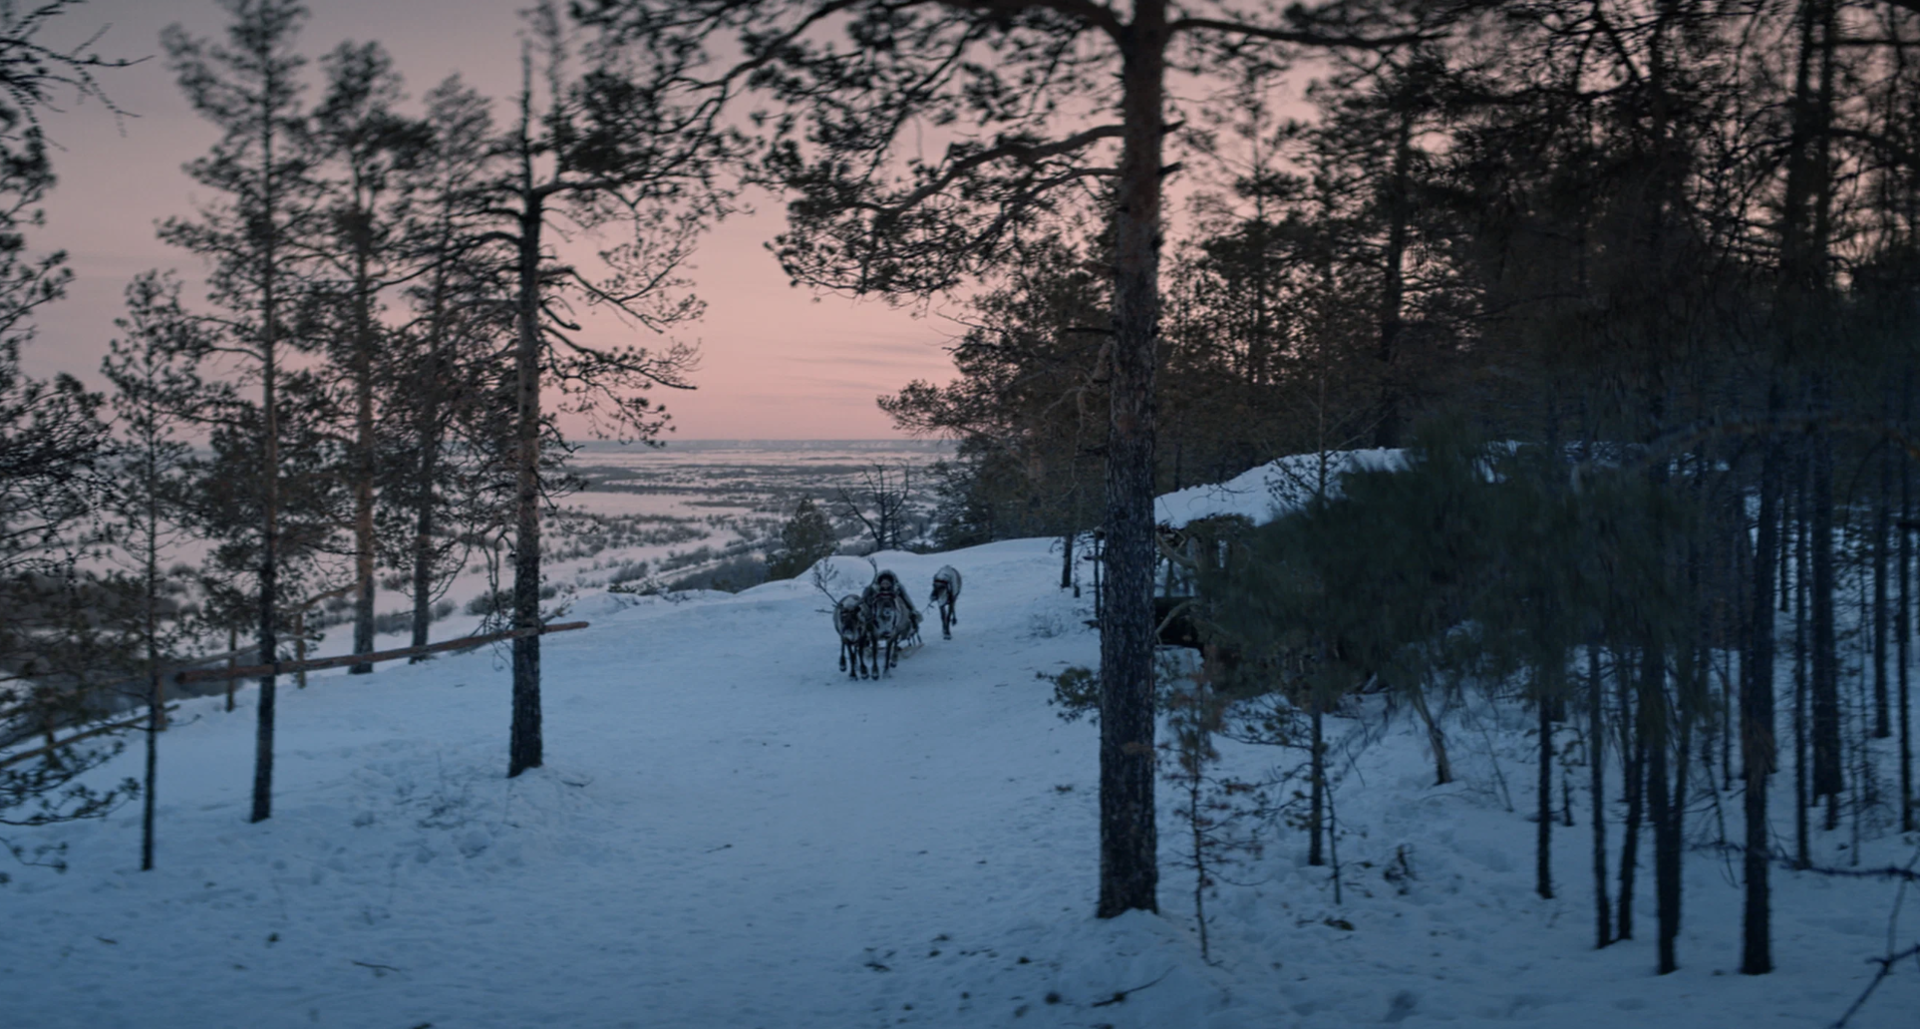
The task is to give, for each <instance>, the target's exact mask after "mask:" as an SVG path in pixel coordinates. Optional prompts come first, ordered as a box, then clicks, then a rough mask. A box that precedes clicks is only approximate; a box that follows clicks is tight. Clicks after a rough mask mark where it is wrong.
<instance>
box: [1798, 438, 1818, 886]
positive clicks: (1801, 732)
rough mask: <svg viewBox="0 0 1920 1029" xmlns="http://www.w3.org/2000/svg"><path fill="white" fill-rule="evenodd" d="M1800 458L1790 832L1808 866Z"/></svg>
mask: <svg viewBox="0 0 1920 1029" xmlns="http://www.w3.org/2000/svg"><path fill="white" fill-rule="evenodd" d="M1801 456H1802V460H1801V461H1800V462H1799V463H1800V465H1801V467H1800V468H1799V469H1798V472H1799V474H1797V475H1796V476H1795V479H1796V480H1797V481H1796V483H1795V486H1796V488H1795V493H1796V494H1797V495H1798V497H1799V503H1798V504H1796V505H1795V507H1796V508H1797V511H1796V517H1795V518H1794V536H1795V539H1796V542H1797V544H1798V545H1797V546H1795V548H1794V568H1795V574H1794V577H1793V834H1794V865H1795V867H1797V868H1802V869H1804V868H1808V867H1811V865H1812V864H1813V858H1812V841H1811V839H1810V836H1811V833H1810V827H1809V826H1808V824H1807V809H1808V808H1809V807H1810V806H1811V805H1812V804H1813V777H1812V776H1811V775H1810V774H1809V769H1808V767H1807V758H1808V749H1809V748H1808V746H1807V700H1808V694H1809V693H1811V692H1812V691H1811V690H1810V689H1809V686H1810V685H1811V682H1810V680H1811V679H1812V668H1811V667H1810V664H1811V656H1812V655H1811V648H1810V647H1809V646H1808V642H1809V637H1810V635H1811V622H1812V615H1811V612H1810V611H1809V608H1810V607H1811V606H1812V605H1811V603H1810V597H1811V595H1812V592H1813V586H1812V581H1811V571H1810V569H1811V568H1812V566H1813V560H1812V556H1811V554H1810V553H1809V551H1810V550H1811V547H1810V546H1809V543H1810V540H1809V537H1810V536H1811V535H1812V533H1811V532H1810V531H1809V526H1808V521H1809V512H1808V510H1807V504H1808V489H1807V474H1808V472H1809V471H1810V469H1809V467H1808V464H1807V459H1806V455H1805V454H1804V453H1803V454H1802V455H1801Z"/></svg>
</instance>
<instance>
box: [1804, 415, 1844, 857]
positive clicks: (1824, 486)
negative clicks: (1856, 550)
mask: <svg viewBox="0 0 1920 1029" xmlns="http://www.w3.org/2000/svg"><path fill="white" fill-rule="evenodd" d="M1816 389H1819V390H1820V392H1819V393H1818V394H1817V396H1818V397H1819V399H1816V401H1815V406H1816V409H1817V410H1820V411H1825V410H1826V404H1825V403H1824V393H1825V391H1824V389H1823V388H1821V387H1819V386H1816ZM1809 442H1810V443H1811V444H1812V446H1813V448H1814V450H1813V496H1812V498H1811V502H1812V505H1813V510H1812V516H1813V517H1812V526H1811V531H1812V534H1813V535H1812V539H1811V540H1810V544H1811V546H1810V549H1811V550H1812V552H1813V595H1812V597H1811V598H1810V599H1811V601H1812V608H1813V684H1812V685H1813V690H1812V698H1811V699H1812V705H1813V712H1812V713H1813V796H1814V797H1826V798H1828V799H1829V800H1832V801H1834V803H1833V804H1830V805H1828V812H1829V817H1828V825H1827V828H1828V829H1829V830H1831V829H1834V828H1836V824H1835V822H1834V819H1835V818H1837V816H1838V815H1837V813H1838V811H1839V806H1838V801H1839V797H1840V794H1841V793H1842V792H1843V791H1844V790H1845V789H1846V781H1845V776H1844V773H1843V772H1842V765H1843V763H1844V759H1843V756H1842V754H1841V749H1840V748H1841V743H1840V654H1839V648H1838V646H1837V645H1836V643H1837V641H1836V639H1835V636H1834V604H1835V597H1834V586H1835V581H1834V580H1835V576H1834V555H1833V504H1834V495H1833V452H1832V444H1831V442H1830V441H1829V440H1828V439H1827V438H1826V436H1825V434H1824V433H1815V434H1814V435H1813V437H1812V438H1811V439H1810V441H1809Z"/></svg>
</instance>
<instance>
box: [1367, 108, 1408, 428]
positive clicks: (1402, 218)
mask: <svg viewBox="0 0 1920 1029" xmlns="http://www.w3.org/2000/svg"><path fill="white" fill-rule="evenodd" d="M1403 88H1404V87H1403ZM1401 102H1402V103H1403V104H1405V105H1406V106H1405V109H1403V110H1402V111H1401V112H1400V122H1399V124H1398V126H1397V127H1396V130H1395V136H1394V148H1393V171H1392V173H1391V178H1389V180H1388V188H1387V217H1388V222H1387V246H1386V252H1385V254H1384V255H1383V258H1384V260H1383V262H1382V276H1381V288H1380V346H1379V352H1378V354H1377V355H1376V360H1378V362H1379V365H1380V421H1379V424H1378V426H1377V427H1376V428H1375V429H1374V437H1373V445H1374V446H1376V447H1397V446H1399V445H1400V437H1401V435H1402V424H1401V423H1402V421H1403V419H1402V417H1401V413H1400V383H1399V380H1398V375H1399V369H1398V368H1397V367H1395V365H1396V363H1397V359H1398V357H1399V349H1400V333H1401V330H1402V328H1403V327H1404V324H1405V317H1404V313H1403V311H1402V306H1403V304H1404V302H1405V296H1406V256H1407V237H1408V234H1409V233H1408V225H1409V223H1410V222H1411V221H1412V207H1413V204H1412V203H1411V197H1410V194H1411V192H1412V185H1411V182H1410V180H1411V178H1412V166H1413V121H1414V116H1413V104H1412V101H1411V99H1410V98H1405V97H1403V98H1402V99H1401Z"/></svg>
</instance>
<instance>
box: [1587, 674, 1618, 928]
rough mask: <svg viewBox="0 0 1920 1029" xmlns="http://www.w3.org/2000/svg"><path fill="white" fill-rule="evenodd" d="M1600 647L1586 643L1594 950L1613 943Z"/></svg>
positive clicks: (1605, 733) (1604, 711)
mask: <svg viewBox="0 0 1920 1029" xmlns="http://www.w3.org/2000/svg"><path fill="white" fill-rule="evenodd" d="M1602 689H1603V684H1602V682H1601V678H1600V646H1599V643H1598V642H1597V640H1596V641H1589V642H1588V644H1587V739H1588V740H1589V741H1590V742H1589V743H1588V748H1589V749H1588V753H1587V773H1588V785H1589V788H1590V789H1591V790H1592V792H1593V936H1594V943H1593V946H1594V949H1595V950H1598V949H1600V948H1602V947H1605V946H1607V945H1608V944H1610V943H1612V942H1613V919H1612V917H1611V915H1612V912H1611V911H1610V910H1609V906H1610V905H1609V903H1608V900H1607V772H1606V767H1607V762H1606V754H1607V732H1606V722H1607V719H1606V699H1605V697H1603V696H1602Z"/></svg>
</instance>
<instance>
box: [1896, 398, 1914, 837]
mask: <svg viewBox="0 0 1920 1029" xmlns="http://www.w3.org/2000/svg"><path fill="white" fill-rule="evenodd" d="M1912 425H1913V369H1911V368H1909V369H1907V372H1906V374H1905V375H1904V376H1903V377H1902V378H1901V385H1900V426H1901V428H1902V429H1903V430H1905V431H1908V432H1911V431H1912ZM1896 567H1897V568H1898V570H1899V575H1900V591H1899V596H1900V600H1899V608H1898V610H1897V611H1896V613H1895V618H1894V621H1895V629H1894V648H1895V651H1894V659H1895V660H1896V661H1897V662H1898V664H1899V676H1898V679H1897V684H1898V687H1899V695H1900V831H1901V832H1913V831H1914V829H1915V828H1916V826H1915V824H1914V821H1915V819H1914V804H1915V797H1914V795H1913V706H1912V691H1911V688H1910V679H1909V677H1910V672H1909V669H1908V667H1907V666H1908V663H1909V661H1910V660H1911V658H1912V652H1911V647H1912V638H1913V621H1912V618H1913V597H1912V593H1911V589H1912V585H1913V461H1912V459H1911V458H1910V457H1909V458H1906V459H1903V460H1902V461H1901V462H1900V548H1899V557H1898V564H1897V565H1896Z"/></svg>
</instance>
